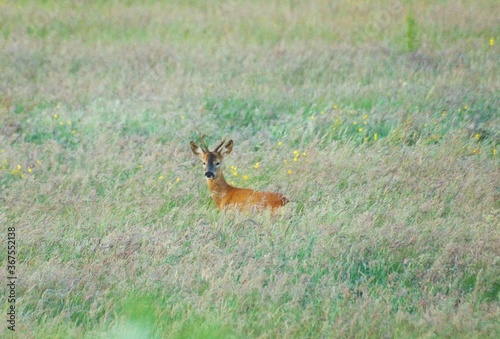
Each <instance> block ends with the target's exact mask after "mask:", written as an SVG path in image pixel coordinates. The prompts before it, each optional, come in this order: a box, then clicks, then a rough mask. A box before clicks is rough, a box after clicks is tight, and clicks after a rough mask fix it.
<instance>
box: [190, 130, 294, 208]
mask: <svg viewBox="0 0 500 339" xmlns="http://www.w3.org/2000/svg"><path fill="white" fill-rule="evenodd" d="M201 143H202V144H201V145H202V148H200V147H198V145H196V144H195V143H194V142H191V150H192V151H193V153H194V154H195V155H198V156H199V157H200V158H201V160H202V161H203V163H204V170H205V171H210V172H212V173H213V174H214V175H215V176H214V178H213V179H208V178H207V184H208V189H209V190H210V194H211V195H212V198H213V199H214V201H215V204H216V205H217V208H218V209H219V210H223V209H225V208H228V207H236V208H238V209H240V210H252V209H268V208H271V210H272V212H274V211H275V210H276V209H277V208H279V207H281V206H283V205H285V204H286V203H288V202H289V200H288V199H287V198H286V197H285V196H284V195H283V194H281V193H274V192H259V191H255V190H252V189H248V188H237V187H233V186H231V185H229V184H228V183H227V182H226V180H225V179H224V175H223V173H222V166H221V164H222V160H223V159H224V156H226V155H229V153H231V151H232V147H233V141H232V140H230V141H228V142H227V144H226V145H224V140H223V141H222V143H221V144H220V145H219V146H218V147H216V148H215V150H214V151H213V152H211V151H209V150H208V148H207V147H206V146H205V144H204V143H203V138H201ZM214 164H219V165H214Z"/></svg>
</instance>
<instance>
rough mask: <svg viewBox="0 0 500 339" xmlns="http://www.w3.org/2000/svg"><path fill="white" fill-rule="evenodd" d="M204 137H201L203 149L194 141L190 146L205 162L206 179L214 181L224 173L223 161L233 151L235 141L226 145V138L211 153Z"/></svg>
mask: <svg viewBox="0 0 500 339" xmlns="http://www.w3.org/2000/svg"><path fill="white" fill-rule="evenodd" d="M204 137H205V136H204V135H201V136H200V145H201V147H199V146H198V145H197V144H196V143H195V142H194V141H191V142H190V146H191V150H192V151H193V153H194V154H195V155H197V156H199V157H200V158H201V161H203V172H204V173H205V178H206V179H207V180H214V179H215V178H217V177H219V176H220V173H222V171H221V168H222V167H221V166H222V160H223V159H224V157H225V156H226V155H229V154H230V153H231V151H232V150H233V140H229V141H228V142H227V143H226V144H225V145H224V142H225V141H226V138H224V139H222V142H221V143H220V144H219V146H217V147H215V149H214V150H213V151H210V150H209V149H208V147H207V145H206V144H205V141H204V140H203V138H204Z"/></svg>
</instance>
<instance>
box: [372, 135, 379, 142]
mask: <svg viewBox="0 0 500 339" xmlns="http://www.w3.org/2000/svg"><path fill="white" fill-rule="evenodd" d="M377 139H378V134H377V133H375V134H374V135H373V140H374V141H377Z"/></svg>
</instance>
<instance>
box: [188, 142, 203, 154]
mask: <svg viewBox="0 0 500 339" xmlns="http://www.w3.org/2000/svg"><path fill="white" fill-rule="evenodd" d="M189 146H191V151H193V153H194V155H199V156H201V155H202V154H203V151H202V150H201V148H200V147H199V146H198V145H196V144H195V142H194V141H191V142H190V143H189Z"/></svg>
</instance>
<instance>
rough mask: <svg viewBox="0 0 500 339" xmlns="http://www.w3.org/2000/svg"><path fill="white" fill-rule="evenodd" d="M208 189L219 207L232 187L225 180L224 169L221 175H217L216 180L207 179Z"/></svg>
mask: <svg viewBox="0 0 500 339" xmlns="http://www.w3.org/2000/svg"><path fill="white" fill-rule="evenodd" d="M207 184H208V189H209V190H210V194H211V195H212V198H214V200H215V203H216V204H217V205H219V203H220V201H221V200H222V198H224V197H225V196H226V194H227V192H228V190H229V188H230V187H231V186H230V185H229V184H228V183H227V182H226V179H224V175H223V174H222V169H221V171H220V174H219V175H217V176H216V177H215V178H214V179H212V180H210V179H207Z"/></svg>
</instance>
